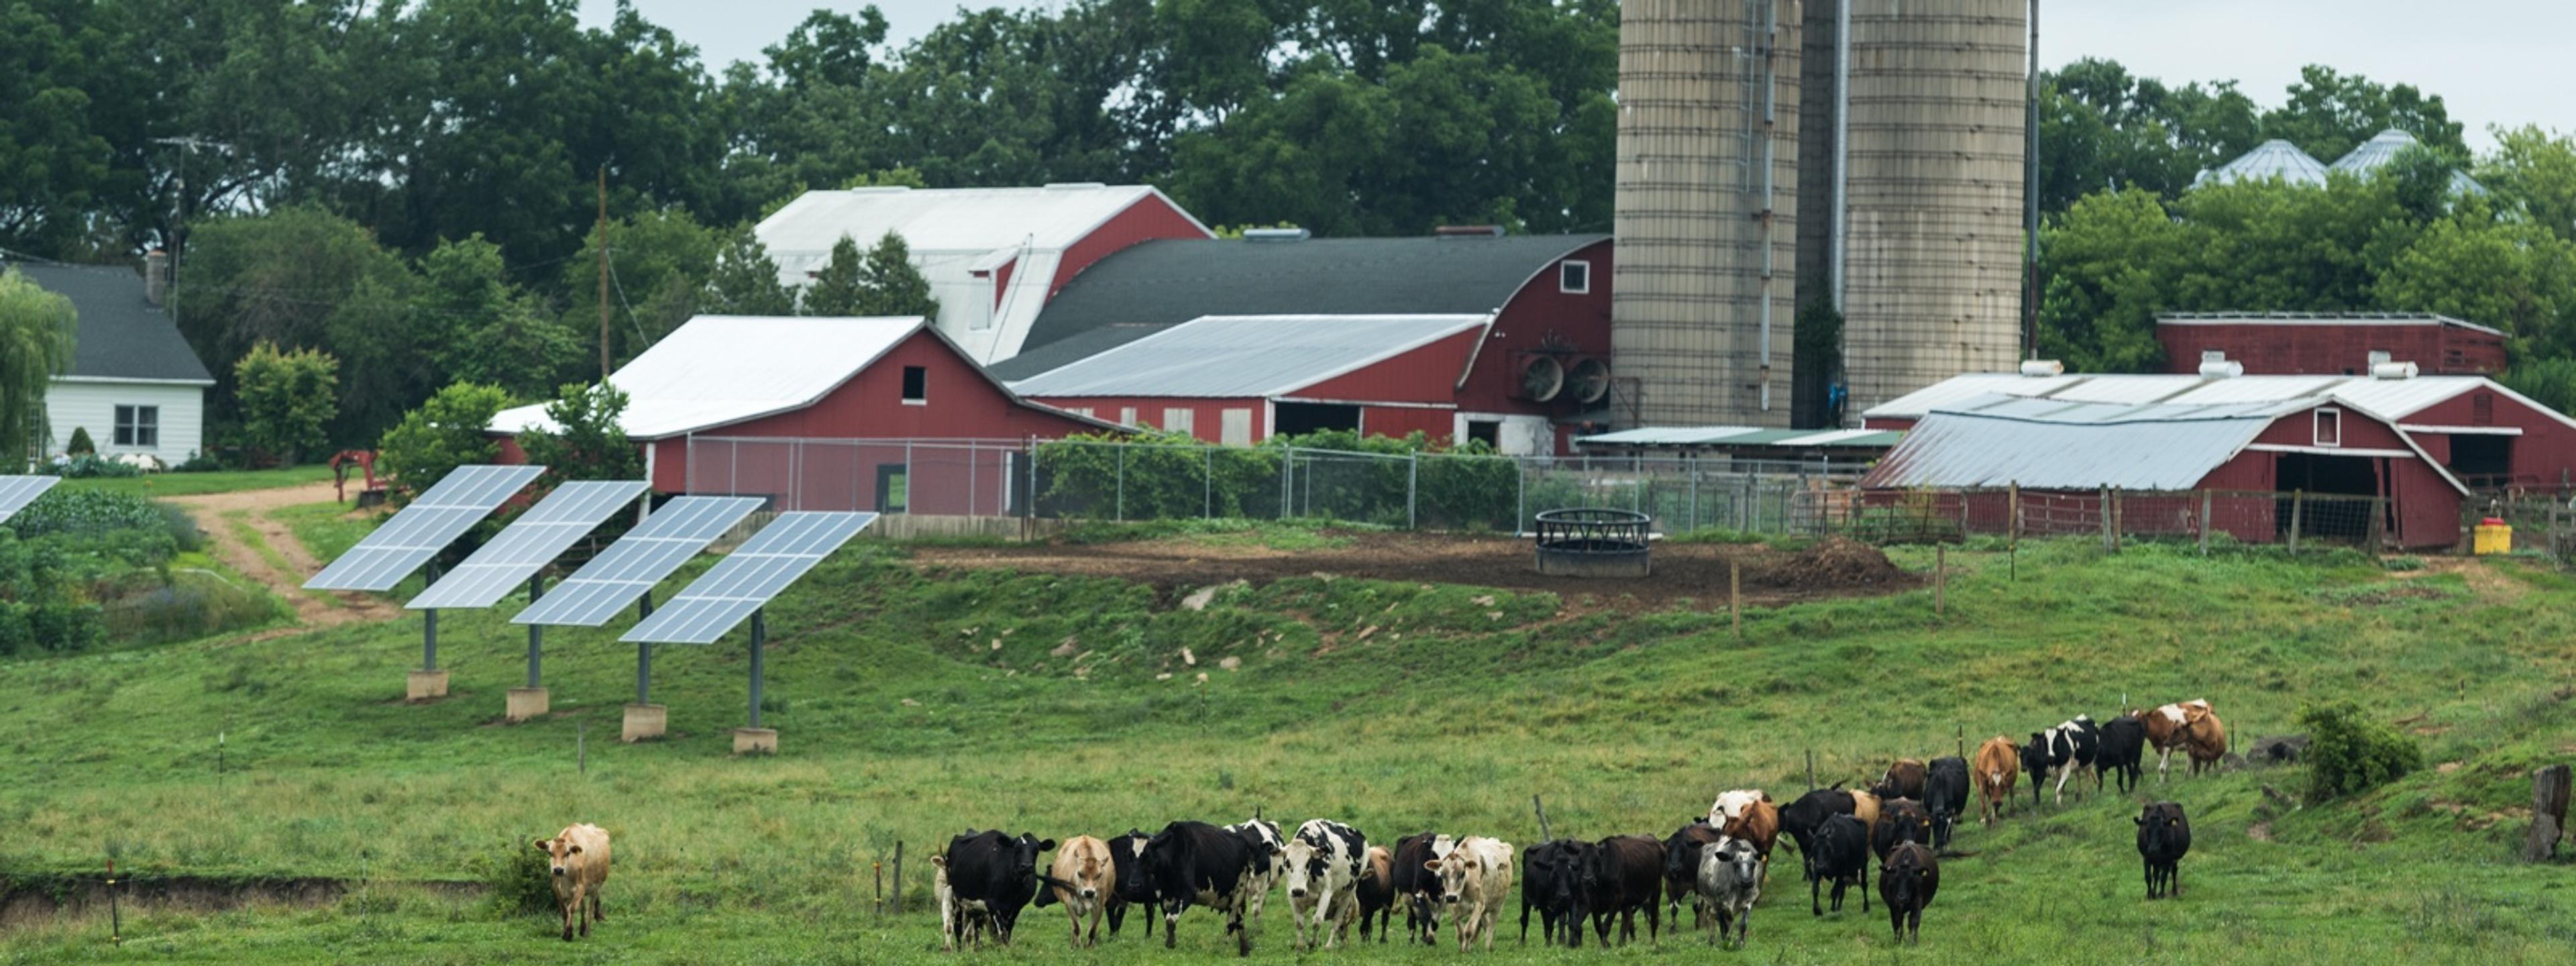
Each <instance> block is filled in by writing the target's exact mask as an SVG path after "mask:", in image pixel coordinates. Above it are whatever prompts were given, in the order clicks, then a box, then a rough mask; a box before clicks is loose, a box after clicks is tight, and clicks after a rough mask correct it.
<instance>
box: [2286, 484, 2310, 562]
mask: <svg viewBox="0 0 2576 966" xmlns="http://www.w3.org/2000/svg"><path fill="white" fill-rule="evenodd" d="M2307 502H2308V491H2306V490H2291V491H2290V552H2291V553H2294V554H2295V553H2298V552H2299V516H2300V514H2301V511H2302V510H2303V508H2305V507H2306V505H2307Z"/></svg>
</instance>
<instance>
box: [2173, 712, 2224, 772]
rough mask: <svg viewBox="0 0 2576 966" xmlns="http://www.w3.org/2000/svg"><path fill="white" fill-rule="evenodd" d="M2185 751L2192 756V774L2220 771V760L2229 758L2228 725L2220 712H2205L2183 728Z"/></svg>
mask: <svg viewBox="0 0 2576 966" xmlns="http://www.w3.org/2000/svg"><path fill="white" fill-rule="evenodd" d="M2183 750H2184V751H2186V752H2189V753H2190V754H2191V773H2192V774H2194V775H2198V774H2200V773H2201V772H2202V771H2203V770H2207V771H2212V772H2214V771H2217V770H2218V760H2219V759H2221V758H2224V757H2227V724H2226V723H2225V722H2222V721H2220V720H2218V712H2215V711H2208V710H2203V711H2202V712H2201V713H2200V714H2199V715H2197V716H2195V717H2193V718H2192V719H2191V723H2190V724H2188V725H2185V726H2184V727H2183Z"/></svg>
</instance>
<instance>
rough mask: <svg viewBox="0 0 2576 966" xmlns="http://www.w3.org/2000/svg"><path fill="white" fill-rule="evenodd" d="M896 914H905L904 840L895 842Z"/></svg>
mask: <svg viewBox="0 0 2576 966" xmlns="http://www.w3.org/2000/svg"><path fill="white" fill-rule="evenodd" d="M894 914H895V915H898V916H900V915H903V842H902V840H900V839H898V840H896V842H895V843H894Z"/></svg>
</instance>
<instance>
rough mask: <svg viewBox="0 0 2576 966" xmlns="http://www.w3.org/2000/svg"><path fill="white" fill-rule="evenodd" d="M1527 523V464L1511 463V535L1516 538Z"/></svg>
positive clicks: (1519, 461)
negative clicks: (1522, 526)
mask: <svg viewBox="0 0 2576 966" xmlns="http://www.w3.org/2000/svg"><path fill="white" fill-rule="evenodd" d="M1527 522H1529V464H1528V463H1526V462H1523V461H1521V460H1517V459H1516V460H1513V461H1512V534H1513V535H1514V536H1518V535H1519V534H1520V532H1521V525H1522V524H1524V523H1527Z"/></svg>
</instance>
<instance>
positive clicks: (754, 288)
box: [698, 225, 796, 315]
mask: <svg viewBox="0 0 2576 966" xmlns="http://www.w3.org/2000/svg"><path fill="white" fill-rule="evenodd" d="M698 308H699V310H700V311H703V312H706V313H709V314H712V315H794V314H796V292H795V290H793V289H790V288H788V287H787V285H786V284H785V283H783V282H780V281H779V280H778V263H777V262H775V261H771V260H770V258H769V249H768V248H767V247H765V246H763V245H761V243H760V236H758V235H755V234H753V233H752V231H751V226H750V225H744V226H742V227H740V228H736V229H734V233H733V237H732V238H730V239H728V240H727V241H726V242H725V246H724V249H723V250H722V251H720V252H717V253H716V265H715V269H714V271H713V272H712V273H710V274H709V275H708V277H707V287H706V291H705V292H703V293H700V294H699V296H698Z"/></svg>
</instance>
